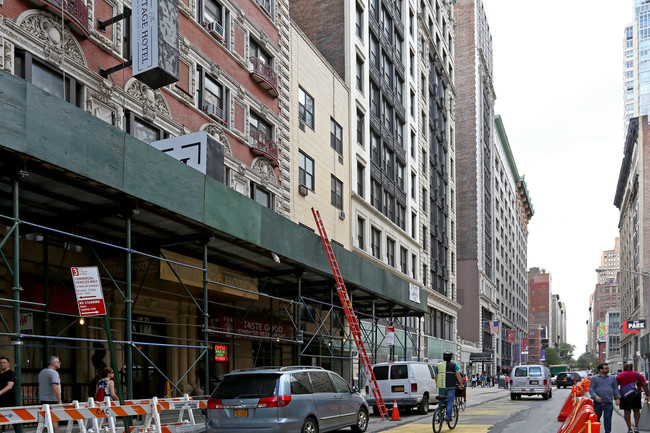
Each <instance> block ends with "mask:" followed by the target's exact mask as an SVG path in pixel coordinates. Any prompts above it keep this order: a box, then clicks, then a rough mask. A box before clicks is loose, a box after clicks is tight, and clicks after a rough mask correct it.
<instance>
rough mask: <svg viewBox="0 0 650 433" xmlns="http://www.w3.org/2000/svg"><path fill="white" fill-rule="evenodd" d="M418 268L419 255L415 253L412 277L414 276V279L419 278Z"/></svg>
mask: <svg viewBox="0 0 650 433" xmlns="http://www.w3.org/2000/svg"><path fill="white" fill-rule="evenodd" d="M417 268H418V261H417V257H416V256H415V254H411V278H413V279H414V280H416V279H417V278H418V273H417Z"/></svg>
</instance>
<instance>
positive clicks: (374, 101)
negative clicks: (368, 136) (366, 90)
mask: <svg viewBox="0 0 650 433" xmlns="http://www.w3.org/2000/svg"><path fill="white" fill-rule="evenodd" d="M370 111H371V112H372V114H374V115H375V116H377V118H380V117H381V110H380V108H379V88H378V87H377V86H376V85H375V84H374V83H370Z"/></svg>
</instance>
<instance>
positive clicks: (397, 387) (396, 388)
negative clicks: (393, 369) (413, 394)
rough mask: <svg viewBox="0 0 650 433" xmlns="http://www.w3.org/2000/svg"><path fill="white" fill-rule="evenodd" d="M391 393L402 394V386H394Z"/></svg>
mask: <svg viewBox="0 0 650 433" xmlns="http://www.w3.org/2000/svg"><path fill="white" fill-rule="evenodd" d="M393 392H404V385H399V386H394V387H393Z"/></svg>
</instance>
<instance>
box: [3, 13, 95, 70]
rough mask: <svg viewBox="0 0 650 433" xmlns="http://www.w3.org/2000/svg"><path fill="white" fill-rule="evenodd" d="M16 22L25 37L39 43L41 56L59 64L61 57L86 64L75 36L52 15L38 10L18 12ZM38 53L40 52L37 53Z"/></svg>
mask: <svg viewBox="0 0 650 433" xmlns="http://www.w3.org/2000/svg"><path fill="white" fill-rule="evenodd" d="M16 24H17V25H18V27H19V29H20V30H21V31H22V32H23V33H24V35H25V36H26V37H28V38H29V39H31V40H32V41H35V42H37V43H38V45H40V48H41V50H42V54H43V57H45V58H46V59H47V60H50V61H51V62H53V63H55V64H57V65H61V64H62V63H63V58H64V57H66V58H67V59H69V60H71V61H72V62H74V63H77V64H79V65H83V66H86V58H85V56H84V55H83V51H82V50H81V47H80V46H79V44H78V43H77V40H76V39H75V37H74V36H73V35H72V33H70V31H69V30H68V29H66V28H65V27H64V28H63V30H62V29H61V21H60V20H57V19H56V18H55V17H54V16H53V15H51V14H49V13H47V12H44V11H39V10H29V11H26V12H24V13H22V14H20V15H19V16H18V17H17V19H16ZM39 54H40V53H39Z"/></svg>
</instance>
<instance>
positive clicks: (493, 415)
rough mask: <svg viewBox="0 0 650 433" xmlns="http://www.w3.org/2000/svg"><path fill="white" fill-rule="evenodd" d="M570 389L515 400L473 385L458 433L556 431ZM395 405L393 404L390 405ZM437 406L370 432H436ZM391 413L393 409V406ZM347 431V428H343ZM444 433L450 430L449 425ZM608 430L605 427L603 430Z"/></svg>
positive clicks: (615, 425) (620, 423)
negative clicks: (545, 396)
mask: <svg viewBox="0 0 650 433" xmlns="http://www.w3.org/2000/svg"><path fill="white" fill-rule="evenodd" d="M569 393H570V389H555V388H554V389H553V397H552V398H551V399H550V400H547V401H544V400H542V398H541V397H537V396H536V397H523V398H522V399H521V400H511V399H510V391H508V390H505V389H499V388H496V387H494V388H474V389H472V388H470V389H468V392H467V409H465V411H464V412H460V415H459V419H458V425H457V426H456V428H455V429H454V433H481V432H488V431H489V432H490V433H495V432H497V433H521V432H523V431H534V433H556V432H557V431H558V429H559V428H560V426H561V425H562V423H560V422H559V421H557V415H558V413H559V412H560V409H561V407H562V405H563V404H564V402H565V400H566V398H567V397H568V396H569ZM388 406H390V407H392V405H388ZM434 407H435V406H433V405H432V406H431V412H429V414H427V415H417V414H415V413H414V412H410V413H407V412H401V413H400V418H401V419H400V421H382V420H380V419H379V418H378V417H377V416H372V417H371V418H370V425H369V426H368V432H369V433H376V432H386V431H390V432H395V433H411V432H413V433H420V432H432V431H433V430H432V427H431V419H432V411H433V409H434ZM389 412H390V409H389ZM342 431H344V430H342ZM442 431H443V433H444V432H446V431H449V428H448V427H447V425H446V424H445V425H444V426H443V428H442ZM603 431H604V430H603V429H602V428H601V432H603ZM625 431H627V428H626V426H625V421H624V420H623V417H622V416H621V415H620V414H618V412H617V411H616V410H615V411H614V415H613V417H612V432H613V433H618V432H621V433H622V432H625Z"/></svg>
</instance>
